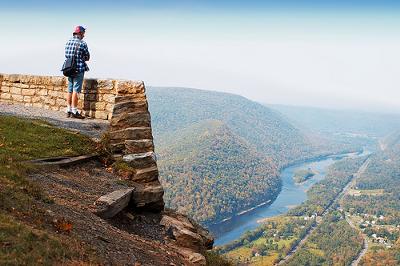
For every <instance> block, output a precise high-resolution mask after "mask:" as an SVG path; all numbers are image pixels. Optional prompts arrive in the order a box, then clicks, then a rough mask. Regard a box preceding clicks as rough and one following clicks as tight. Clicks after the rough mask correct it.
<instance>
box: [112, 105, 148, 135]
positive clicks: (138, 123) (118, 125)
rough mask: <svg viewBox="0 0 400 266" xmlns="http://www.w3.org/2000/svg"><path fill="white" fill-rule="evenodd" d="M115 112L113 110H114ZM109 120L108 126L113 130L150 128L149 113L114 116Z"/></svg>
mask: <svg viewBox="0 0 400 266" xmlns="http://www.w3.org/2000/svg"><path fill="white" fill-rule="evenodd" d="M114 110H115V108H114ZM113 114H114V116H113V118H112V119H111V122H110V126H111V127H112V129H113V130H118V129H123V128H127V127H150V126H151V124H150V114H149V112H134V113H123V114H120V115H116V113H115V111H114V112H113Z"/></svg>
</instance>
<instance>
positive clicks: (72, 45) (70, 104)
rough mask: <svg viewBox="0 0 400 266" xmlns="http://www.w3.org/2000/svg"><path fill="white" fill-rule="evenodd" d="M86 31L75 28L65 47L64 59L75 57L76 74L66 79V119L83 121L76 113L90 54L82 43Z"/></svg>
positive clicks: (82, 28) (78, 27)
mask: <svg viewBox="0 0 400 266" xmlns="http://www.w3.org/2000/svg"><path fill="white" fill-rule="evenodd" d="M85 31H86V29H85V28H84V27H82V26H76V28H75V30H74V32H73V34H72V38H71V39H70V40H69V41H68V42H67V44H66V45H65V57H66V58H71V57H73V56H75V62H76V67H77V74H76V75H75V76H74V77H69V78H68V94H67V110H66V112H67V117H71V116H72V117H73V118H78V119H84V118H85V117H84V116H82V114H80V113H79V112H78V108H77V106H78V98H79V93H81V91H82V83H83V77H84V75H85V71H89V67H88V66H87V64H86V61H89V59H90V54H89V49H88V46H87V44H86V43H85V42H84V41H82V39H83V38H84V37H85Z"/></svg>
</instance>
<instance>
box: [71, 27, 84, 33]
mask: <svg viewBox="0 0 400 266" xmlns="http://www.w3.org/2000/svg"><path fill="white" fill-rule="evenodd" d="M85 31H86V29H85V28H84V27H82V26H76V27H75V30H74V33H83V32H85Z"/></svg>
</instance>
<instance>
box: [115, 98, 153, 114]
mask: <svg viewBox="0 0 400 266" xmlns="http://www.w3.org/2000/svg"><path fill="white" fill-rule="evenodd" d="M137 111H142V112H146V111H147V102H146V101H142V102H134V101H126V102H120V103H116V104H115V105H114V108H113V114H114V116H116V115H119V114H123V113H132V112H137Z"/></svg>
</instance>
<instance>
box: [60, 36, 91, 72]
mask: <svg viewBox="0 0 400 266" xmlns="http://www.w3.org/2000/svg"><path fill="white" fill-rule="evenodd" d="M77 43H79V44H78V51H77V52H76V55H75V60H76V67H77V70H78V73H81V72H84V71H89V67H88V66H87V64H86V62H85V61H88V60H89V58H90V54H89V49H88V47H87V44H86V43H85V42H84V41H82V40H81V39H79V38H78V37H77V36H73V37H72V38H71V39H70V40H69V41H68V42H67V43H66V44H65V57H66V58H71V57H72V56H74V54H75V47H76V46H77Z"/></svg>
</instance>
